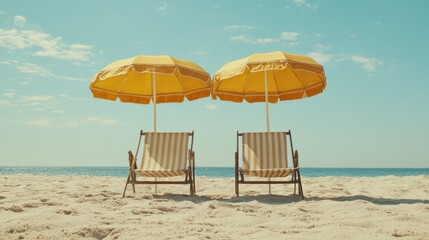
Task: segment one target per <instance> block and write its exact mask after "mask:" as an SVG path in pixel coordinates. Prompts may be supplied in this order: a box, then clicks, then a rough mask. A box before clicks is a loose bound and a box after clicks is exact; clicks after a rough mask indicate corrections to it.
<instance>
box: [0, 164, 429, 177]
mask: <svg viewBox="0 0 429 240" xmlns="http://www.w3.org/2000/svg"><path fill="white" fill-rule="evenodd" d="M10 174H31V175H52V176H56V175H70V176H116V177H126V176H127V175H128V167H102V166H99V167H96V166H92V167H85V166H82V167H73V166H68V167H54V166H52V167H31V166H30V167H24V166H15V167H10V166H2V167H0V175H10ZM301 174H302V176H303V177H327V176H331V177H339V176H344V177H377V176H389V175H393V176H419V175H429V168H306V167H302V168H301ZM196 176H197V177H200V176H205V177H215V178H223V177H234V168H233V167H197V168H196Z"/></svg>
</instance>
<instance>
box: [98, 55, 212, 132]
mask: <svg viewBox="0 0 429 240" xmlns="http://www.w3.org/2000/svg"><path fill="white" fill-rule="evenodd" d="M209 82H210V75H209V74H208V73H207V72H206V71H204V70H203V69H202V68H201V67H200V66H198V65H197V64H195V63H193V62H190V61H186V60H182V59H178V58H174V57H170V56H167V55H161V56H145V55H140V56H136V57H132V58H128V59H123V60H118V61H115V62H113V63H111V64H109V65H108V66H106V67H105V68H103V69H102V70H101V71H100V72H98V73H97V74H96V75H95V77H94V79H93V81H92V83H91V85H90V89H91V92H92V94H93V96H94V97H95V98H102V99H107V100H113V101H114V100H116V99H118V98H119V99H120V100H121V101H122V102H131V103H140V104H149V103H150V102H151V100H152V102H153V103H154V131H156V104H157V103H168V102H183V101H184V99H185V98H186V99H188V100H195V99H199V98H203V97H208V96H209V95H210V83H209Z"/></svg>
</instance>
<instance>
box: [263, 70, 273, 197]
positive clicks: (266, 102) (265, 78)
mask: <svg viewBox="0 0 429 240" xmlns="http://www.w3.org/2000/svg"><path fill="white" fill-rule="evenodd" d="M264 82H265V112H266V115H267V132H270V111H269V110H268V78H267V70H265V71H264ZM268 181H271V178H270V177H269V178H268ZM268 192H269V194H270V195H271V184H268Z"/></svg>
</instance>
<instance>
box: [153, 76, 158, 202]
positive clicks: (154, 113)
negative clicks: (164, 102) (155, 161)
mask: <svg viewBox="0 0 429 240" xmlns="http://www.w3.org/2000/svg"><path fill="white" fill-rule="evenodd" d="M152 86H153V88H152V93H153V131H154V132H156V73H155V72H152ZM157 181H158V178H157V177H155V182H157ZM157 193H158V184H156V183H155V194H157Z"/></svg>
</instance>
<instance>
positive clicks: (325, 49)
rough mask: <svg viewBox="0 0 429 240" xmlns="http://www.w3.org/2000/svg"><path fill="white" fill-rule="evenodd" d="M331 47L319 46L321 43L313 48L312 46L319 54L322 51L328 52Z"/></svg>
mask: <svg viewBox="0 0 429 240" xmlns="http://www.w3.org/2000/svg"><path fill="white" fill-rule="evenodd" d="M331 47H332V45H330V44H329V45H325V44H321V43H316V44H315V45H314V46H313V48H314V49H315V50H316V51H319V52H323V51H327V50H329V49H330V48H331Z"/></svg>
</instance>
